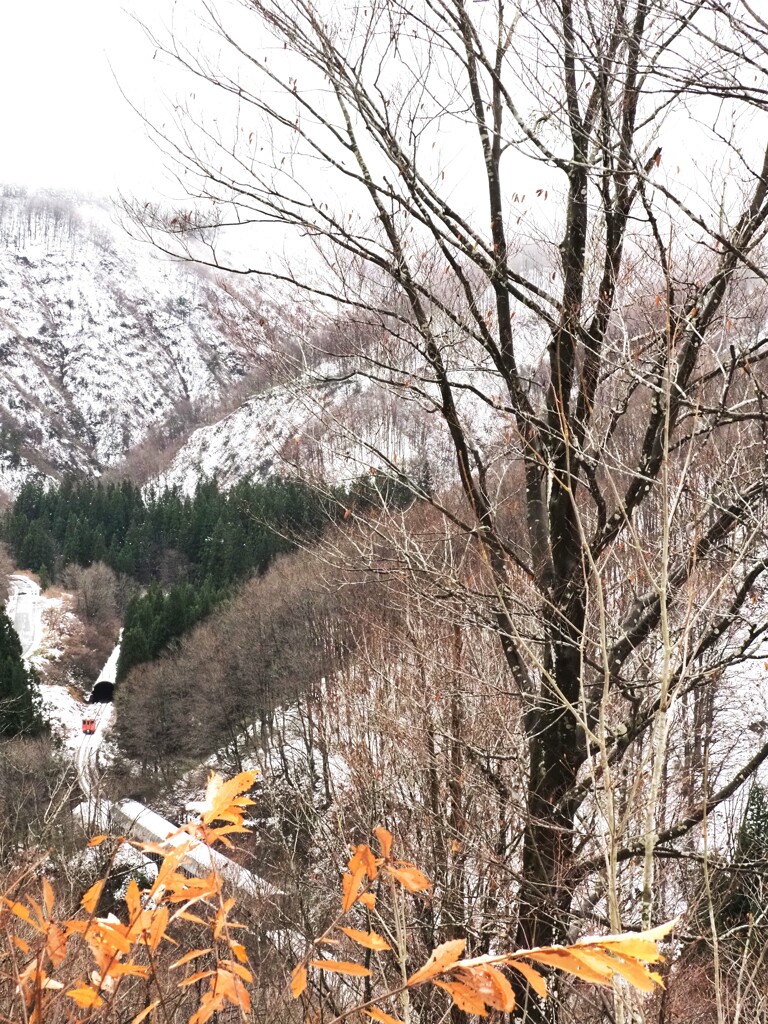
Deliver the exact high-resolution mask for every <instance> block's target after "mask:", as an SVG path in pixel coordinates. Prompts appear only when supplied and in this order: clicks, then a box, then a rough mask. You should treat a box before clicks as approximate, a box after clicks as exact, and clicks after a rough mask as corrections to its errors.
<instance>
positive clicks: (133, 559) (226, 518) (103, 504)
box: [2, 479, 342, 678]
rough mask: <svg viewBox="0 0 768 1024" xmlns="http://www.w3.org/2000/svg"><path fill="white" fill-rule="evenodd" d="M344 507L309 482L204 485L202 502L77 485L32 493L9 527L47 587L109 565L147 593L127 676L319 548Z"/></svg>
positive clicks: (10, 516) (26, 493) (20, 553)
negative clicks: (261, 577) (295, 553)
mask: <svg viewBox="0 0 768 1024" xmlns="http://www.w3.org/2000/svg"><path fill="white" fill-rule="evenodd" d="M341 510H342V506H341V504H340V501H339V498H338V497H336V496H334V495H332V494H323V493H321V492H319V491H318V490H316V489H313V488H312V487H309V486H307V485H305V484H303V483H301V482H299V481H285V480H279V479H276V480H274V481H272V482H270V483H268V484H248V483H241V484H239V485H238V486H237V487H235V488H233V489H232V490H230V491H227V492H223V491H221V490H219V488H218V486H217V485H216V484H215V483H214V482H207V483H202V484H200V486H199V487H198V488H197V490H196V491H195V493H194V495H193V496H191V497H187V496H185V495H183V494H181V493H180V492H179V491H178V490H165V491H158V492H155V491H151V490H150V491H148V492H146V493H144V492H142V490H141V489H140V488H138V487H136V486H135V485H133V484H130V483H128V482H124V483H122V484H106V485H104V484H101V483H98V482H95V481H91V480H87V479H86V480H79V481H78V480H75V479H67V480H66V481H64V482H63V483H62V485H61V486H60V487H57V488H48V489H47V488H45V487H43V486H42V485H40V484H37V483H35V482H29V483H27V484H25V485H24V486H23V487H22V488H21V491H20V493H19V495H18V497H17V498H16V500H15V502H14V503H13V505H12V506H11V508H10V509H9V511H8V512H7V514H6V516H5V518H4V520H3V525H2V532H3V537H4V539H5V540H6V541H7V543H8V545H9V547H10V550H11V552H12V553H13V555H14V558H15V560H16V563H17V564H18V565H19V566H20V567H22V568H26V569H31V570H32V571H33V572H35V573H38V574H39V576H40V578H41V581H42V582H43V584H44V585H47V584H48V583H50V582H55V581H56V580H58V579H59V577H60V576H61V573H62V571H63V570H64V569H66V567H67V566H69V565H78V566H84V567H85V566H90V565H92V564H94V563H105V564H106V565H107V566H109V567H110V568H111V569H112V570H113V571H114V572H115V573H118V574H122V575H124V576H126V577H129V578H130V579H131V580H134V581H135V582H136V583H137V584H140V585H141V586H142V588H148V589H146V591H144V590H142V591H139V592H137V594H136V596H135V597H134V598H133V599H132V600H131V601H130V602H129V603H128V606H127V609H126V612H125V619H124V638H123V645H122V651H121V658H120V663H119V667H118V678H122V677H123V676H125V674H126V673H127V672H128V671H129V669H130V668H131V666H132V665H134V664H136V663H137V662H140V661H145V660H147V659H150V658H153V657H154V656H155V655H157V654H158V653H159V651H160V650H162V649H163V648H164V647H165V646H166V644H167V643H168V642H169V641H170V640H172V639H174V638H176V637H178V636H180V635H181V634H182V633H184V632H185V631H186V630H187V629H189V627H190V626H191V625H192V624H193V623H195V622H197V621H198V620H199V619H201V618H204V617H205V616H206V615H207V614H208V612H209V611H210V610H211V608H213V607H214V606H215V605H216V604H217V603H218V602H220V601H221V600H222V599H223V597H224V596H225V595H226V594H227V593H229V592H230V589H231V587H232V585H233V584H234V583H236V582H237V581H240V580H244V579H246V578H247V577H248V576H249V575H250V574H251V573H263V572H264V570H265V569H266V568H267V566H269V565H270V563H271V562H272V561H273V560H274V558H275V557H276V556H277V555H278V554H280V553H281V552H285V551H290V550H292V549H293V548H294V547H295V546H296V544H298V543H309V542H311V541H313V540H316V539H317V538H318V537H319V536H320V534H321V533H322V532H323V530H324V529H326V528H327V526H328V525H329V523H330V522H332V521H333V520H334V519H335V518H337V517H338V516H339V515H341V514H342V513H341Z"/></svg>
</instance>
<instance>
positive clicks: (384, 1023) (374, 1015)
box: [363, 1006, 403, 1024]
mask: <svg viewBox="0 0 768 1024" xmlns="http://www.w3.org/2000/svg"><path fill="white" fill-rule="evenodd" d="M363 1013H364V1014H365V1015H366V1017H370V1018H371V1019H372V1020H376V1021H378V1022H379V1024H403V1021H401V1020H399V1019H398V1018H397V1017H393V1016H392V1015H391V1014H389V1013H384V1011H383V1010H380V1009H379V1008H378V1006H372V1007H371V1008H370V1010H363Z"/></svg>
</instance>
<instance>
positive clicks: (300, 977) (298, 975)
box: [291, 964, 307, 999]
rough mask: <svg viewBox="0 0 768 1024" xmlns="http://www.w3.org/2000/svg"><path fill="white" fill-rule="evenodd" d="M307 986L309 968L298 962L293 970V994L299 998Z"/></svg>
mask: <svg viewBox="0 0 768 1024" xmlns="http://www.w3.org/2000/svg"><path fill="white" fill-rule="evenodd" d="M306 987H307V968H306V967H305V966H304V964H297V966H296V967H294V968H293V970H292V971H291V995H292V996H293V998H294V999H298V998H299V996H300V995H301V994H302V992H303V991H304V990H305V989H306Z"/></svg>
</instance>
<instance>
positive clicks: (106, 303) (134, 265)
mask: <svg viewBox="0 0 768 1024" xmlns="http://www.w3.org/2000/svg"><path fill="white" fill-rule="evenodd" d="M238 287H239V286H238ZM259 314H260V315H259ZM280 329H284V330H285V331H286V334H289V333H290V330H291V325H290V323H288V322H287V318H284V317H282V314H281V311H280V310H279V308H277V307H276V306H275V305H270V304H269V303H268V302H267V301H266V300H265V299H263V297H262V296H260V295H259V294H258V293H257V292H256V291H255V290H251V291H250V292H246V291H245V290H244V289H243V288H240V290H238V288H236V287H234V286H233V285H232V284H231V283H230V282H227V281H224V280H222V279H220V278H217V277H216V276H214V275H213V274H212V273H208V272H206V271H204V270H201V269H199V268H196V267H193V266H189V265H186V264H180V263H174V262H170V261H168V260H164V259H162V258H160V257H159V256H158V255H157V253H155V252H154V251H153V250H152V249H151V248H150V247H148V246H146V245H141V244H139V243H138V242H135V241H133V240H132V239H131V238H130V237H129V236H128V235H127V234H126V233H125V232H124V231H123V230H122V229H121V228H120V227H119V226H118V224H117V223H116V221H115V220H114V218H113V216H112V215H111V213H110V210H109V209H108V208H107V207H105V206H102V205H100V204H99V203H98V202H96V201H88V200H83V199H77V200H75V199H73V198H72V197H67V196H60V195H52V194H43V195H40V194H38V195H32V196H28V195H26V194H24V193H23V192H19V191H14V190H12V189H5V190H4V191H0V490H3V491H6V492H8V493H10V494H13V493H15V492H16V491H17V490H18V488H19V487H20V486H21V484H22V483H23V481H24V480H25V479H27V478H29V477H30V476H42V477H54V478H55V477H57V476H60V475H61V474H62V473H66V472H71V471H76V472H90V473H97V474H98V473H100V472H101V471H102V470H103V469H105V468H106V467H109V466H110V465H114V464H115V463H117V462H119V461H120V460H121V459H122V458H123V457H124V455H125V453H126V452H128V451H129V450H130V449H131V448H132V447H133V446H134V445H136V444H137V443H138V442H139V441H140V440H141V439H142V438H143V437H144V436H145V435H146V432H147V430H148V429H149V428H150V427H151V426H152V425H154V424H158V423H160V422H162V421H163V420H165V419H167V418H168V416H169V415H170V414H171V413H172V412H173V411H174V409H176V408H178V407H185V406H191V405H195V404H197V405H206V404H214V403H215V402H216V401H218V400H219V399H220V398H221V397H222V396H224V395H225V394H226V393H227V391H228V390H229V389H231V388H232V386H233V385H235V384H237V383H238V382H241V381H243V380H244V379H245V378H246V377H247V376H248V375H249V374H252V373H253V372H254V371H255V370H256V369H257V368H258V365H259V361H260V356H261V354H262V352H263V350H264V342H265V339H266V337H267V336H268V335H269V336H270V337H272V338H274V333H275V330H278V331H279V330H280Z"/></svg>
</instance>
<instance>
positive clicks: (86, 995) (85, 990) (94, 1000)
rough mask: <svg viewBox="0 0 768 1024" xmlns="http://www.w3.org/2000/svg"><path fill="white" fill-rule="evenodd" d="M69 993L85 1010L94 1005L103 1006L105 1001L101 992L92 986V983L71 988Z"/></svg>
mask: <svg viewBox="0 0 768 1024" xmlns="http://www.w3.org/2000/svg"><path fill="white" fill-rule="evenodd" d="M67 995H68V996H69V998H70V999H73V1000H74V1001H75V1002H76V1003H77V1005H78V1006H79V1007H80V1008H81V1009H83V1010H89V1009H90V1008H91V1007H94V1006H101V1005H102V1004H103V1002H104V1000H103V999H102V998H101V996H100V995H99V993H98V992H97V991H96V990H95V989H93V988H91V987H90V985H81V986H80V988H73V989H70V990H69V992H67Z"/></svg>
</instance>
